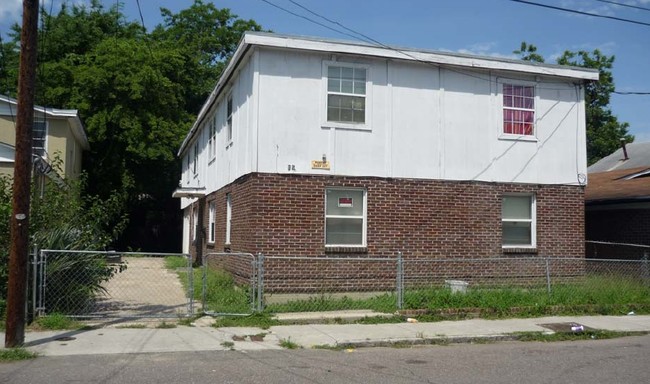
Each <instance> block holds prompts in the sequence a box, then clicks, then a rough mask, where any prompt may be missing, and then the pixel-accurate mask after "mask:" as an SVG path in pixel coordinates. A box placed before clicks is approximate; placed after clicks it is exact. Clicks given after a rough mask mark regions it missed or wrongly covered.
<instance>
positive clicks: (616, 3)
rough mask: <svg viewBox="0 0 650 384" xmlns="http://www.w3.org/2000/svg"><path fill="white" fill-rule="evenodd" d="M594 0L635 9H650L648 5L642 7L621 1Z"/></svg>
mask: <svg viewBox="0 0 650 384" xmlns="http://www.w3.org/2000/svg"><path fill="white" fill-rule="evenodd" d="M594 1H599V2H601V3H607V4H614V5H619V6H621V7H628V8H634V9H640V10H643V11H650V8H646V7H640V6H638V5H631V4H625V3H619V2H617V1H608V0H594Z"/></svg>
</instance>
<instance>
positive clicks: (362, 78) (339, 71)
mask: <svg viewBox="0 0 650 384" xmlns="http://www.w3.org/2000/svg"><path fill="white" fill-rule="evenodd" d="M366 81H367V70H366V68H361V67H356V66H355V67H349V66H340V65H328V66H327V121H333V122H340V123H353V124H363V123H365V122H366Z"/></svg>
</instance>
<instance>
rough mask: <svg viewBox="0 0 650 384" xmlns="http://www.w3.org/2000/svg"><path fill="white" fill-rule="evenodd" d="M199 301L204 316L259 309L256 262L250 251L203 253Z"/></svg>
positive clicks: (249, 311)
mask: <svg viewBox="0 0 650 384" xmlns="http://www.w3.org/2000/svg"><path fill="white" fill-rule="evenodd" d="M202 265H203V268H202V278H201V284H202V289H201V292H202V294H201V304H202V308H203V313H205V314H207V315H212V316H216V315H222V314H230V315H247V314H251V313H253V312H255V311H256V310H261V301H260V300H257V294H258V292H259V289H258V283H259V280H260V276H259V275H258V262H257V259H256V258H255V256H254V255H253V254H250V253H235V252H233V253H230V252H229V253H207V254H204V255H203V263H202Z"/></svg>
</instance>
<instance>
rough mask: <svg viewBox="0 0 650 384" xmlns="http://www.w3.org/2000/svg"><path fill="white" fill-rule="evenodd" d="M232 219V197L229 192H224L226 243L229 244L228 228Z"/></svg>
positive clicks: (229, 228)
mask: <svg viewBox="0 0 650 384" xmlns="http://www.w3.org/2000/svg"><path fill="white" fill-rule="evenodd" d="M231 221H232V199H231V198H230V193H228V194H226V244H230V230H231V224H230V223H231Z"/></svg>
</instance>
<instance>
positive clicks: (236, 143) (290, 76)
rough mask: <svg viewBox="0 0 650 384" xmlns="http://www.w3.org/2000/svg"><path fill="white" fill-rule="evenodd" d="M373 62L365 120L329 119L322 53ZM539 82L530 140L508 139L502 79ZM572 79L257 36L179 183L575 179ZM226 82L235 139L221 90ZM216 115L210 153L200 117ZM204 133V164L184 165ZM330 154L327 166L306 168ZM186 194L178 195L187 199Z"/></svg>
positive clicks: (576, 102)
mask: <svg viewBox="0 0 650 384" xmlns="http://www.w3.org/2000/svg"><path fill="white" fill-rule="evenodd" d="M329 61H338V62H340V63H342V64H345V63H352V64H362V65H366V66H367V68H368V79H369V80H370V82H371V83H372V85H371V86H370V87H369V88H368V96H367V97H368V101H369V103H368V104H367V106H366V109H367V119H368V120H369V121H370V124H369V129H343V128H331V127H329V126H328V125H329V124H326V123H324V121H325V118H324V114H325V112H326V108H325V100H326V82H325V81H324V78H323V75H324V72H323V70H324V66H323V63H324V62H329ZM513 81H525V82H527V83H526V84H533V85H535V86H536V89H535V92H536V99H535V108H536V112H535V116H536V119H537V124H536V135H535V138H534V139H533V140H512V139H504V138H502V137H501V136H502V135H501V131H502V123H501V116H502V107H501V103H502V102H501V98H502V96H501V94H500V84H502V83H504V82H508V83H510V82H513ZM572 81H573V80H571V79H565V78H559V77H550V76H545V75H542V76H540V75H534V74H521V73H519V72H512V71H502V72H499V71H498V70H494V69H492V70H487V69H473V68H467V67H448V66H443V67H440V66H437V65H434V64H425V63H418V62H406V61H402V60H396V59H387V58H375V57H361V56H355V55H350V54H332V53H326V52H313V51H303V50H290V49H281V48H270V47H264V46H260V47H253V48H252V49H250V50H249V52H248V53H247V54H246V55H244V56H243V57H242V59H241V62H240V64H239V65H238V67H237V69H236V70H235V71H234V72H233V74H232V77H231V79H230V80H229V83H228V84H227V85H226V86H225V87H224V88H223V90H222V91H221V93H220V94H219V95H218V97H217V98H216V102H215V103H213V104H212V105H211V106H210V110H209V111H208V113H207V114H206V116H208V117H207V118H206V119H204V121H203V122H202V123H201V126H199V130H198V132H197V134H195V135H194V137H193V139H192V140H191V141H190V142H188V145H187V146H186V147H185V149H184V153H183V155H184V158H183V175H182V181H181V183H182V186H184V187H205V188H206V194H210V193H211V192H214V191H216V190H219V189H220V188H222V187H223V186H226V185H228V184H230V183H231V182H233V181H234V180H236V179H237V178H238V177H241V176H243V175H245V174H248V173H251V172H260V173H303V174H321V175H346V176H375V177H394V178H421V179H446V180H476V181H488V182H499V183H534V184H565V185H578V184H579V181H581V182H584V178H583V176H582V175H584V174H586V156H585V147H586V146H585V122H584V104H583V101H582V100H583V91H582V88H581V87H579V86H576V85H574V84H573V83H572ZM230 91H232V93H233V103H234V106H233V107H234V108H233V143H232V145H231V146H228V143H226V132H225V127H226V117H225V112H226V98H227V96H228V94H229V93H230ZM215 113H216V116H217V121H218V124H217V132H218V133H217V147H216V151H217V158H216V161H215V162H213V163H209V159H208V129H207V121H208V120H209V119H210V118H212V116H213V114H215ZM194 140H199V146H200V148H201V154H200V157H199V174H198V176H197V177H196V178H195V177H193V175H192V172H191V168H192V165H191V162H192V156H193V148H194ZM323 157H325V158H326V159H327V160H328V161H329V163H330V166H331V168H330V169H329V170H316V169H312V167H311V161H312V160H322V159H323ZM191 202H192V200H191V199H182V203H181V207H182V208H185V207H187V206H188V205H189V204H190V203H191Z"/></svg>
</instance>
